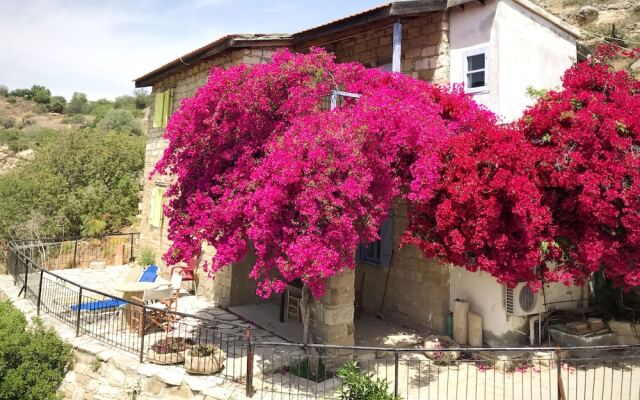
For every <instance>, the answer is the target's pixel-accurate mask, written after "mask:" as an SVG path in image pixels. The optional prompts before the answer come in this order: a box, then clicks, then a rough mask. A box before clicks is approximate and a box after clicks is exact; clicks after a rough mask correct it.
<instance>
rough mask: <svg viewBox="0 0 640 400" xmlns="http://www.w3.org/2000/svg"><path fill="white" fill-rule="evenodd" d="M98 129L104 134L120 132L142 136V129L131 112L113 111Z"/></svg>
mask: <svg viewBox="0 0 640 400" xmlns="http://www.w3.org/2000/svg"><path fill="white" fill-rule="evenodd" d="M96 128H97V129H98V130H99V131H102V132H108V131H113V132H118V133H126V134H129V135H141V134H142V128H140V124H139V123H138V121H137V120H136V119H135V117H134V116H133V114H132V113H131V111H129V110H117V109H111V110H109V111H107V113H106V115H105V116H104V118H102V120H100V122H98V124H97V125H96Z"/></svg>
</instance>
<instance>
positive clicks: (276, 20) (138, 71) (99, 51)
mask: <svg viewBox="0 0 640 400" xmlns="http://www.w3.org/2000/svg"><path fill="white" fill-rule="evenodd" d="M383 2H384V1H383V0H322V1H317V0H316V1H314V0H305V1H303V0H271V1H267V0H18V1H16V0H0V84H4V85H6V86H8V87H9V89H11V90H13V89H16V88H30V87H31V86H32V85H33V84H38V85H43V86H46V87H47V88H49V89H50V90H51V92H52V93H53V95H62V96H65V97H66V98H67V99H69V98H70V97H71V95H72V94H73V92H84V93H86V94H87V96H88V97H89V99H90V100H97V99H99V98H108V99H113V98H115V97H116V96H120V95H123V94H129V93H131V92H132V91H133V89H134V85H133V82H132V81H133V80H134V79H135V78H137V77H139V76H141V75H144V74H145V73H147V72H149V71H151V70H153V69H155V68H157V67H159V66H161V65H162V64H165V63H166V62H168V61H171V60H173V59H175V58H177V57H179V56H181V55H183V54H185V53H188V52H190V51H192V50H194V49H196V48H198V47H201V46H203V45H205V44H207V43H209V42H212V41H214V40H216V39H217V38H219V37H221V36H224V35H226V34H230V33H291V32H296V31H299V30H302V29H305V28H309V27H313V26H316V25H319V24H322V23H325V22H328V21H331V20H333V19H337V18H341V17H343V16H346V15H348V14H352V13H354V12H358V11H361V10H365V9H368V8H371V7H374V6H376V5H378V4H381V3H383Z"/></svg>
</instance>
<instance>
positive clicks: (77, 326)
mask: <svg viewBox="0 0 640 400" xmlns="http://www.w3.org/2000/svg"><path fill="white" fill-rule="evenodd" d="M81 309H82V286H80V291H79V292H78V313H77V315H76V337H78V336H80V311H81Z"/></svg>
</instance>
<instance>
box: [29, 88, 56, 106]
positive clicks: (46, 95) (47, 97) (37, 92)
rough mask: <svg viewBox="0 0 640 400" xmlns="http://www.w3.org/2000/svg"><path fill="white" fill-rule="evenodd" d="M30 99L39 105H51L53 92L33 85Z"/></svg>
mask: <svg viewBox="0 0 640 400" xmlns="http://www.w3.org/2000/svg"><path fill="white" fill-rule="evenodd" d="M29 99H30V100H33V101H35V102H36V103H38V104H49V102H50V101H51V91H50V90H49V89H47V88H46V87H44V86H39V85H33V86H31V94H30V95H29Z"/></svg>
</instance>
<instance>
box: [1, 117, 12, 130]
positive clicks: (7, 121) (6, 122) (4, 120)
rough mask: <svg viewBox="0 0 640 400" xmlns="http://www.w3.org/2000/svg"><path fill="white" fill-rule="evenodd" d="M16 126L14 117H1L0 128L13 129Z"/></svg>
mask: <svg viewBox="0 0 640 400" xmlns="http://www.w3.org/2000/svg"><path fill="white" fill-rule="evenodd" d="M15 125H16V119H15V118H14V117H10V116H7V117H0V128H5V129H9V128H13V127H14V126H15Z"/></svg>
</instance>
